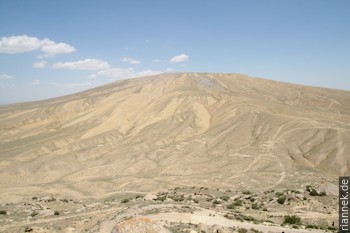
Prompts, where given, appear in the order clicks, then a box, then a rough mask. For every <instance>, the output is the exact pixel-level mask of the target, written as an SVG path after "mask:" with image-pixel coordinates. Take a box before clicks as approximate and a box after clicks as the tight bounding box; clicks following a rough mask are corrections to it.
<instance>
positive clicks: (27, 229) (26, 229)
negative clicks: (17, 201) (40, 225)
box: [24, 226, 33, 232]
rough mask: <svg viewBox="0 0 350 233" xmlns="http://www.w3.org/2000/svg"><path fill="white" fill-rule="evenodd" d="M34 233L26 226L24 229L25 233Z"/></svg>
mask: <svg viewBox="0 0 350 233" xmlns="http://www.w3.org/2000/svg"><path fill="white" fill-rule="evenodd" d="M32 231H33V229H32V228H31V227H28V226H26V227H25V228H24V232H32Z"/></svg>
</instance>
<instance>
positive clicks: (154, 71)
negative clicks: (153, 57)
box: [134, 70, 164, 77]
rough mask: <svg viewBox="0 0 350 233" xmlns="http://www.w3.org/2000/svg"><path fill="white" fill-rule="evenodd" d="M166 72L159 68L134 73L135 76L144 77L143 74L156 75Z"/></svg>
mask: <svg viewBox="0 0 350 233" xmlns="http://www.w3.org/2000/svg"><path fill="white" fill-rule="evenodd" d="M161 73H164V72H162V71H158V70H143V71H140V72H138V73H136V74H135V75H134V77H142V76H151V75H156V74H161Z"/></svg>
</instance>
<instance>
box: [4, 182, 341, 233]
mask: <svg viewBox="0 0 350 233" xmlns="http://www.w3.org/2000/svg"><path fill="white" fill-rule="evenodd" d="M0 211H1V212H0V232H16V233H18V232H108V233H109V232H112V231H113V233H122V232H135V233H136V232H146V231H139V229H141V228H143V229H148V231H147V232H159V233H161V232H164V233H165V232H174V233H176V232H188V233H195V232H207V233H209V232H215V233H217V232H222V233H224V232H239V233H244V232H283V231H284V232H336V230H337V228H336V226H337V222H338V210H337V196H334V195H332V194H329V193H326V192H322V191H320V190H318V188H317V187H314V186H306V187H305V188H304V189H298V190H269V191H264V192H252V191H244V192H236V191H231V190H221V189H212V188H206V187H177V188H174V189H169V190H166V191H163V192H159V193H155V194H150V193H149V194H146V195H145V194H135V193H133V194H131V193H124V194H118V195H117V196H113V197H109V198H106V199H104V200H92V199H90V200H73V199H69V198H64V197H54V196H42V197H40V196H37V197H32V198H31V199H28V200H26V201H24V202H19V203H7V204H2V205H1V206H0ZM334 225H335V226H334Z"/></svg>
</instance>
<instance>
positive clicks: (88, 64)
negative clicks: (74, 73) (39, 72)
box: [52, 58, 111, 70]
mask: <svg viewBox="0 0 350 233" xmlns="http://www.w3.org/2000/svg"><path fill="white" fill-rule="evenodd" d="M52 67H53V68H55V69H71V70H106V69H109V68H110V67H111V66H110V65H109V64H108V62H106V61H101V60H98V59H93V58H88V59H85V60H79V61H73V62H57V63H55V64H53V65H52Z"/></svg>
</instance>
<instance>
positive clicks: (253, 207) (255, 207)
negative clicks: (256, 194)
mask: <svg viewBox="0 0 350 233" xmlns="http://www.w3.org/2000/svg"><path fill="white" fill-rule="evenodd" d="M252 209H253V210H258V209H260V206H259V205H258V204H257V203H253V205H252Z"/></svg>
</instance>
